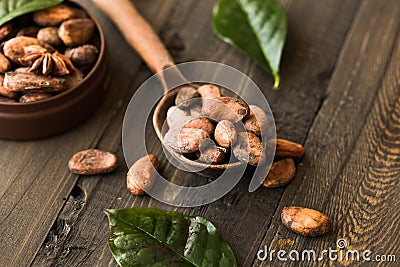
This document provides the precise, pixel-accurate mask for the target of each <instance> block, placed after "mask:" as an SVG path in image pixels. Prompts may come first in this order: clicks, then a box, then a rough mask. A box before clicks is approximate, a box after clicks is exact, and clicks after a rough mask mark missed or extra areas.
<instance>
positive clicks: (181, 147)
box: [164, 128, 210, 153]
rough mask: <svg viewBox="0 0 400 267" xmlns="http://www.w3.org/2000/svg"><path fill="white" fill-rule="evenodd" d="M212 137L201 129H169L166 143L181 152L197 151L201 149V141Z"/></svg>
mask: <svg viewBox="0 0 400 267" xmlns="http://www.w3.org/2000/svg"><path fill="white" fill-rule="evenodd" d="M207 138H210V135H209V134H208V133H207V132H206V131H204V130H201V129H193V128H182V129H180V130H179V129H176V130H169V131H168V132H167V133H166V134H165V136H164V143H165V144H166V145H167V146H169V147H170V148H172V149H173V150H175V151H176V152H179V153H195V152H197V151H199V146H200V142H201V141H202V140H204V139H207Z"/></svg>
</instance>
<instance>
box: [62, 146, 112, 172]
mask: <svg viewBox="0 0 400 267" xmlns="http://www.w3.org/2000/svg"><path fill="white" fill-rule="evenodd" d="M68 167H69V169H70V170H71V172H73V173H76V174H80V175H97V174H104V173H109V172H112V171H114V170H115V168H116V167H117V156H115V155H114V154H112V153H110V152H107V151H101V150H98V149H88V150H85V151H81V152H78V153H76V154H75V155H73V156H72V158H71V159H70V160H69V162H68Z"/></svg>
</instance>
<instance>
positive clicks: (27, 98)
mask: <svg viewBox="0 0 400 267" xmlns="http://www.w3.org/2000/svg"><path fill="white" fill-rule="evenodd" d="M52 96H53V94H49V93H29V94H25V95H23V96H21V98H20V99H19V102H20V103H31V102H37V101H41V100H45V99H48V98H50V97H52Z"/></svg>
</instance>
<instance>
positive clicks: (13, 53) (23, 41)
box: [3, 36, 41, 64]
mask: <svg viewBox="0 0 400 267" xmlns="http://www.w3.org/2000/svg"><path fill="white" fill-rule="evenodd" d="M31 45H38V46H40V45H41V43H40V42H39V40H38V39H36V38H32V37H26V36H18V37H15V38H12V39H10V40H8V41H7V42H5V43H4V47H3V51H4V55H5V56H6V57H8V58H9V59H10V60H11V61H13V62H14V63H17V64H19V61H18V59H19V58H20V57H22V56H23V55H25V52H24V47H26V46H31Z"/></svg>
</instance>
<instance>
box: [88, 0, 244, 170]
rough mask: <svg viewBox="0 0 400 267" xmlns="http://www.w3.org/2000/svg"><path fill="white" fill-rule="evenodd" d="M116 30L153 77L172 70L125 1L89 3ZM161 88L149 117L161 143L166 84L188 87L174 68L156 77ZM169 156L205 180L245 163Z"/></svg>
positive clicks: (169, 101)
mask: <svg viewBox="0 0 400 267" xmlns="http://www.w3.org/2000/svg"><path fill="white" fill-rule="evenodd" d="M93 2H94V3H95V4H96V5H97V6H98V7H100V8H101V9H102V10H103V12H104V13H106V14H107V15H108V16H109V17H110V18H111V19H112V20H113V21H114V23H115V24H116V25H117V26H118V28H119V29H120V31H121V33H122V34H123V35H124V37H125V39H126V40H127V42H128V43H129V44H130V45H131V46H132V47H133V48H134V49H135V50H136V52H137V53H138V54H139V55H140V56H141V57H142V59H143V60H144V61H145V62H146V64H147V66H148V67H149V68H150V69H151V71H152V72H153V73H159V72H161V71H163V70H165V69H166V68H168V67H171V66H174V65H175V63H174V60H173V59H172V57H171V55H170V54H169V52H168V51H167V49H166V47H165V46H164V44H163V43H162V42H161V40H160V38H159V37H158V36H157V34H156V33H155V31H154V30H153V28H152V27H151V26H150V24H149V23H148V22H147V21H146V20H145V19H144V18H143V17H142V16H141V15H140V14H139V12H138V11H137V10H136V8H135V7H134V6H133V5H132V3H131V2H130V1H129V0H117V1H110V0H93ZM158 78H159V80H160V82H161V83H162V85H163V88H164V96H163V98H162V99H161V100H160V102H159V103H158V105H157V107H156V109H155V111H154V116H153V126H154V129H155V131H156V134H157V136H158V138H159V139H160V140H161V142H162V140H163V133H162V128H163V124H164V121H165V119H166V117H167V111H168V109H169V108H170V107H171V106H173V105H175V104H174V103H175V97H176V94H177V90H169V89H168V86H167V85H168V84H170V83H174V84H176V83H177V81H182V83H186V84H187V83H188V82H187V80H186V79H185V77H184V76H183V75H182V74H181V73H180V72H179V70H178V69H177V68H173V71H169V72H168V73H167V75H165V73H162V74H160V73H159V75H158ZM169 152H170V153H171V155H172V156H173V157H174V158H175V159H177V160H178V161H179V162H180V163H181V164H182V165H183V166H185V167H186V168H188V169H203V171H201V172H199V174H201V175H204V176H207V177H219V176H220V175H221V174H222V173H223V172H224V171H225V170H226V169H227V168H229V170H233V169H240V168H243V165H245V163H242V162H234V163H229V164H219V165H208V164H205V163H200V162H195V161H192V160H189V159H187V158H186V157H184V156H183V155H181V154H179V153H176V152H174V151H172V150H169Z"/></svg>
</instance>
